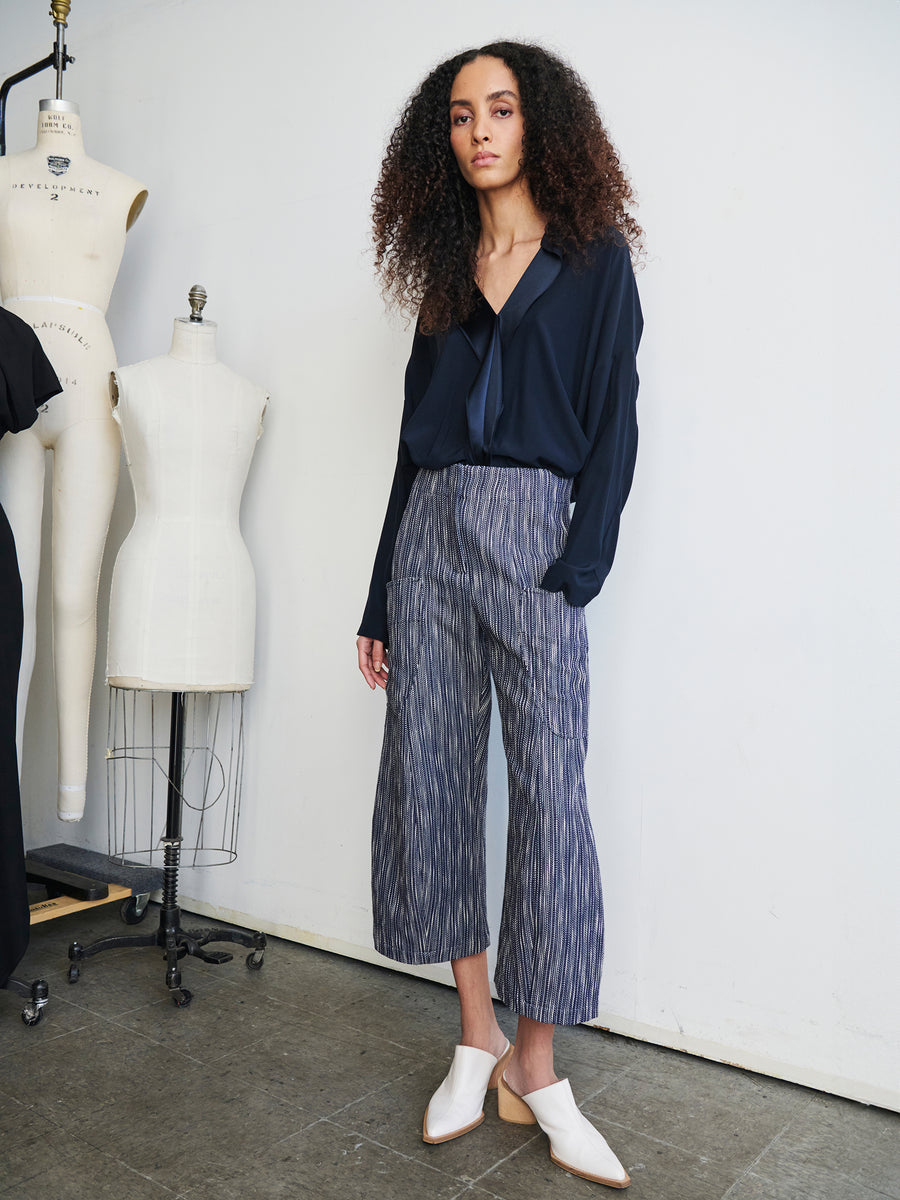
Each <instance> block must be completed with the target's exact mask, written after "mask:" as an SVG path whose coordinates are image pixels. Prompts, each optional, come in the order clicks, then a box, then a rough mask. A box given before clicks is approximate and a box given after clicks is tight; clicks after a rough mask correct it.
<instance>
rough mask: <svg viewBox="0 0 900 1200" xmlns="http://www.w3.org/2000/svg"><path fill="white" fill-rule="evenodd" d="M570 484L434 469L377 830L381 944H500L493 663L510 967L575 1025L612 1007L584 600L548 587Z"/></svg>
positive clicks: (420, 952)
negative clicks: (490, 830)
mask: <svg viewBox="0 0 900 1200" xmlns="http://www.w3.org/2000/svg"><path fill="white" fill-rule="evenodd" d="M570 492H571V480H568V479H561V478H560V477H559V476H557V475H554V474H552V472H550V471H546V470H541V469H538V468H533V467H487V466H469V465H466V464H456V465H454V466H450V467H445V468H443V469H441V470H425V469H420V470H419V472H418V474H417V476H416V480H415V483H414V485H413V489H412V494H411V496H410V499H409V503H408V504H407V507H406V510H405V512H404V515H403V519H402V522H401V525H400V529H399V532H398V535H397V542H396V548H395V551H394V559H393V568H392V581H391V583H390V584H389V585H388V627H389V647H390V649H389V658H390V673H389V676H388V683H387V706H386V719H385V733H384V745H383V749H382V754H381V762H380V767H379V773H378V787H377V793H376V799H375V813H374V820H373V834H372V893H373V911H374V928H375V945H376V947H377V948H378V950H379V951H380V952H381V953H382V954H384V955H386V956H387V957H389V958H393V959H395V960H396V961H399V962H405V963H433V962H446V961H447V960H449V959H454V958H463V957H465V956H467V955H470V954H478V953H480V952H481V951H482V950H485V949H486V948H487V946H488V945H489V944H490V934H489V931H488V925H487V913H486V895H485V891H486V889H485V835H484V822H485V802H486V798H487V773H486V758H487V740H488V726H489V723H490V708H491V686H490V681H491V677H493V680H494V686H495V688H496V692H497V701H498V707H499V711H500V718H501V723H502V728H503V745H504V749H505V751H506V760H507V768H508V776H509V824H508V834H507V855H506V882H505V890H504V897H503V913H502V918H501V923H500V937H499V942H498V948H497V969H496V972H495V975H494V980H495V983H496V986H497V993H498V995H499V997H500V999H501V1000H502V1001H503V1003H504V1004H506V1005H507V1007H508V1008H510V1009H511V1010H512V1011H514V1012H516V1013H520V1014H522V1015H524V1016H527V1017H532V1018H533V1019H534V1020H537V1021H549V1022H552V1023H554V1024H560V1025H574V1024H577V1023H578V1022H580V1021H585V1020H589V1019H591V1018H592V1017H594V1016H596V1014H597V1011H598V1000H597V996H598V991H599V984H600V968H601V960H602V955H603V899H602V893H601V887H600V871H599V867H598V863H597V852H596V847H595V845H594V837H593V832H592V829H591V822H590V817H589V815H588V810H587V799H586V795H585V785H584V756H585V752H586V750H587V716H588V647H587V635H586V631H585V620H584V610H583V609H581V608H574V607H572V606H571V605H570V604H569V603H568V602H567V601H566V599H565V598H564V596H563V595H562V594H561V593H558V592H545V591H543V590H542V589H541V588H540V587H539V582H540V580H541V578H542V577H543V575H544V572H545V571H546V570H547V568H548V566H549V565H550V563H551V562H553V561H554V559H556V558H558V557H559V555H560V554H561V553H562V551H563V549H564V547H565V543H566V535H567V530H568V524H569V496H570Z"/></svg>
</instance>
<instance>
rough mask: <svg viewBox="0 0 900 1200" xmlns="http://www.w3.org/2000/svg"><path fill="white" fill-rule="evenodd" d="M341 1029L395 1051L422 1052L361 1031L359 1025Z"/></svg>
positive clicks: (402, 1043)
mask: <svg viewBox="0 0 900 1200" xmlns="http://www.w3.org/2000/svg"><path fill="white" fill-rule="evenodd" d="M341 1028H342V1029H349V1030H351V1032H353V1033H363V1034H365V1036H366V1037H367V1038H368V1039H369V1041H371V1042H380V1043H381V1045H383V1046H392V1047H393V1048H394V1049H395V1050H404V1051H405V1052H406V1053H407V1054H413V1055H415V1054H419V1053H420V1052H421V1047H419V1049H416V1047H415V1046H410V1045H408V1044H407V1043H405V1042H395V1041H393V1040H392V1039H391V1038H383V1037H381V1036H379V1034H377V1033H372V1031H371V1030H369V1029H361V1028H360V1027H359V1026H358V1025H346V1024H344V1023H343V1022H342V1023H341ZM448 1057H450V1056H448Z"/></svg>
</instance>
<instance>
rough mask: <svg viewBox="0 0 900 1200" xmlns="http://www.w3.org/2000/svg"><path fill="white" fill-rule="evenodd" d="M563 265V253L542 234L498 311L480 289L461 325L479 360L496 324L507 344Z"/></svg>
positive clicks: (482, 357)
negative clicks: (536, 248)
mask: <svg viewBox="0 0 900 1200" xmlns="http://www.w3.org/2000/svg"><path fill="white" fill-rule="evenodd" d="M561 267H562V254H561V251H560V250H559V248H558V247H557V246H556V245H555V244H554V243H553V242H551V241H550V239H549V238H548V237H547V234H546V233H545V234H544V236H543V238H541V244H540V246H539V248H538V251H537V253H536V254H535V256H534V258H532V260H531V262H529V264H528V266H527V267H526V268H525V270H524V271H523V272H522V274H521V275H520V276H519V280H518V282H517V284H516V286H515V287H514V288H513V290H512V291H511V292H510V294H509V296H508V297H507V298H506V302H505V303H504V305H503V307H502V308H501V309H500V310H499V312H495V311H494V309H493V308H491V306H490V304H489V303H488V300H487V298H486V296H485V295H484V293H483V292H482V291H481V289H479V291H478V299H477V300H476V302H475V308H474V310H473V312H472V313H471V314H470V315H469V316H468V317H467V318H466V320H465V321H463V322H462V324H461V325H460V329H461V330H462V332H463V334H464V335H465V338H466V340H467V341H468V343H469V345H470V346H471V347H472V349H473V350H474V351H475V354H476V355H477V356H478V358H479V360H483V359H484V355H485V351H486V350H487V347H488V343H489V342H490V340H491V335H492V334H493V332H494V326H495V325H497V326H499V332H500V337H501V338H502V340H503V342H504V343H506V342H508V341H509V339H510V338H511V337H512V335H513V334H514V333H515V331H516V330H517V329H518V327H519V325H520V323H521V321H522V318H523V317H524V316H525V314H526V312H527V311H528V310H529V308H531V306H532V304H534V302H535V300H537V299H538V297H539V296H542V295H543V294H544V292H546V290H547V288H548V287H549V286H550V285H551V283H553V281H554V280H555V279H556V277H557V275H558V274H559V272H560V269H561Z"/></svg>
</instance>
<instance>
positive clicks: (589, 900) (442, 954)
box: [357, 42, 642, 1187]
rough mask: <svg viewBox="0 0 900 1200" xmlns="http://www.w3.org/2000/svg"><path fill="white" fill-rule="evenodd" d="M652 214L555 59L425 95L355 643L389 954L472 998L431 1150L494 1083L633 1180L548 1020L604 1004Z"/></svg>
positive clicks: (414, 140) (572, 1148)
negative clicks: (376, 760) (597, 810)
mask: <svg viewBox="0 0 900 1200" xmlns="http://www.w3.org/2000/svg"><path fill="white" fill-rule="evenodd" d="M632 199H633V196H632V192H631V189H630V186H629V184H628V182H627V180H626V179H625V177H624V175H623V172H622V170H621V168H620V166H619V162H618V158H617V156H616V153H615V150H614V149H613V147H612V145H611V144H610V142H609V139H608V137H607V135H606V132H605V130H604V128H603V125H602V123H601V121H600V118H599V116H598V114H597V112H596V109H595V107H594V104H593V101H592V100H591V98H590V95H589V93H588V92H587V90H586V88H585V86H584V84H583V83H582V82H581V81H580V79H579V78H578V77H577V76H576V75H575V73H574V72H573V71H572V70H571V68H569V67H568V66H567V65H566V64H564V63H563V62H561V61H560V60H558V59H557V58H555V57H554V56H552V55H550V54H548V53H547V52H546V51H545V50H543V49H541V48H539V47H536V46H528V45H523V44H519V43H513V42H501V43H496V44H493V45H490V46H485V47H482V48H481V49H479V50H471V51H467V52H466V53H464V54H460V55H457V56H456V57H455V58H452V59H450V60H449V61H448V62H445V63H443V64H441V65H440V66H439V67H437V68H436V69H435V70H434V71H433V72H432V73H431V74H430V75H429V76H428V78H427V79H426V80H425V82H424V83H423V84H422V86H421V88H420V89H419V91H418V92H417V93H416V94H415V95H414V96H413V97H412V99H411V100H410V102H409V104H408V105H407V107H406V110H405V111H404V113H403V115H402V117H401V119H400V122H399V124H398V126H397V128H396V129H395V131H394V133H393V135H392V137H391V140H390V143H389V146H388V150H387V153H386V156H385V160H384V163H383V166H382V172H381V178H380V181H379V184H378V187H377V189H376V192H375V203H374V224H375V243H376V264H377V267H378V269H379V271H380V273H381V276H382V280H383V282H384V284H385V289H386V292H387V293H388V294H389V295H391V296H392V297H393V298H394V299H395V300H397V301H399V302H400V304H401V305H403V306H404V307H406V308H407V309H409V310H416V309H418V325H417V329H416V334H415V339H414V342H413V349H412V355H411V357H410V361H409V365H408V367H407V372H406V397H405V405H404V410H403V418H402V423H401V433H400V449H399V455H398V462H397V469H396V473H395V476H394V484H393V488H392V491H391V497H390V501H389V504H388V510H387V516H386V518H385V523H384V529H383V532H382V536H381V541H380V544H379V547H378V553H377V557H376V561H375V568H374V572H373V577H372V584H371V588H370V591H369V598H368V603H367V606H366V611H365V615H364V617H363V622H362V626H361V628H360V631H359V632H360V636H359V638H358V640H357V649H358V655H359V667H360V670H361V671H362V674H363V675H364V677H365V679H366V681H367V683H368V684H369V686H370V687H372V688H375V687H381V688H385V689H386V692H387V711H386V723H385V737H384V748H383V751H382V756H381V764H380V769H379V778H378V788H377V795H376V803H375V815H374V824H373V872H372V875H373V901H374V923H375V944H376V946H377V948H378V949H379V951H380V952H381V953H383V954H385V955H387V956H388V957H390V958H393V959H395V960H397V961H400V962H406V963H431V962H443V961H447V960H448V959H449V960H450V961H451V964H452V968H453V973H454V977H455V980H456V984H457V988H458V992H459V1002H460V1011H461V1026H462V1036H461V1039H460V1045H459V1046H457V1047H456V1051H455V1054H454V1058H453V1063H452V1066H451V1069H450V1072H449V1074H448V1075H447V1077H446V1079H445V1080H444V1082H443V1083H442V1084H441V1086H440V1087H439V1088H438V1090H437V1091H436V1092H435V1094H434V1096H433V1097H432V1099H431V1102H430V1103H429V1105H428V1109H427V1111H426V1114H425V1119H424V1125H423V1136H424V1138H425V1140H426V1141H427V1142H442V1141H446V1140H448V1139H450V1138H453V1137H458V1136H460V1135H461V1134H463V1133H466V1132H468V1131H469V1130H470V1129H473V1128H474V1127H475V1126H476V1125H478V1124H479V1123H480V1122H481V1121H482V1120H483V1119H484V1113H483V1104H484V1097H485V1093H486V1091H487V1089H488V1088H489V1087H499V1100H498V1104H499V1112H500V1116H501V1117H503V1118H505V1119H506V1120H511V1121H517V1122H523V1123H532V1122H534V1121H535V1120H537V1121H538V1123H539V1124H540V1125H541V1127H542V1128H543V1129H544V1130H545V1132H547V1133H548V1135H549V1136H550V1149H551V1157H552V1158H553V1159H554V1161H555V1162H558V1163H559V1165H561V1166H563V1167H565V1168H566V1169H567V1170H569V1171H573V1172H574V1173H576V1174H579V1175H583V1176H584V1177H586V1178H588V1179H595V1180H597V1181H598V1182H601V1183H607V1184H610V1185H611V1186H613V1187H626V1186H627V1185H628V1183H629V1182H630V1181H629V1178H628V1175H627V1174H626V1172H625V1170H624V1168H623V1167H622V1165H621V1163H619V1161H618V1159H617V1158H616V1157H615V1155H614V1154H613V1153H612V1151H611V1150H610V1149H609V1147H608V1146H607V1144H606V1142H605V1141H604V1139H603V1138H602V1136H601V1135H600V1134H599V1132H597V1130H596V1129H595V1128H594V1127H593V1125H591V1124H590V1123H589V1122H588V1121H587V1120H586V1118H584V1117H583V1116H582V1115H581V1113H580V1112H579V1110H578V1108H577V1106H576V1104H575V1101H574V1099H573V1097H572V1093H571V1089H570V1088H569V1084H568V1081H567V1080H558V1079H557V1076H556V1075H555V1073H554V1070H553V1029H554V1025H556V1024H577V1023H579V1022H582V1021H586V1020H589V1019H591V1018H592V1017H595V1016H596V1014H597V1011H598V1008H599V1004H598V999H597V997H598V990H599V982H600V966H601V958H602V949H603V902H602V894H601V887H600V876H599V869H598V865H597V855H596V849H595V846H594V841H593V834H592V831H591V824H590V818H589V815H588V811H587V804H586V797H585V787H584V772H583V766H584V755H585V751H586V748H587V712H588V673H587V640H586V635H585V621H584V605H585V604H586V603H587V602H588V601H589V600H591V599H592V598H593V597H594V596H595V595H596V594H597V592H599V590H600V588H601V586H602V583H603V580H604V578H605V577H606V574H607V573H608V571H609V568H610V566H611V564H612V558H613V554H614V551H615V544H616V538H617V533H618V526H619V515H620V513H621V510H622V506H623V505H624V503H625V500H626V497H627V495H628V491H629V488H630V485H631V478H632V473H633V469H634V457H635V450H636V445H637V425H636V417H635V398H636V395H637V385H638V378H637V372H636V369H635V354H636V351H637V346H638V342H639V339H640V333H641V326H642V319H641V313H640V306H639V304H638V299H637V293H636V289H635V285H634V275H633V272H632V267H631V256H630V252H629V247H630V245H634V244H637V243H638V241H639V238H640V233H641V231H640V228H639V226H638V225H637V224H636V222H635V221H634V220H633V218H632V217H631V216H630V215H629V214H628V211H627V206H628V204H629V202H631V201H632ZM570 499H574V500H575V509H574V515H573V516H572V518H571V524H570V520H569V513H570ZM388 659H389V660H390V671H388ZM491 678H493V680H494V685H495V688H496V692H497V699H498V704H499V708H500V716H501V719H502V725H503V738H504V746H505V749H506V756H507V763H508V773H509V800H510V813H509V834H508V846H507V866H506V887H505V893H504V902H503V915H502V921H501V927H500V937H499V943H498V958H497V969H496V973H495V983H496V986H497V992H498V995H499V996H500V999H501V1000H502V1001H503V1002H504V1003H505V1004H506V1005H507V1006H508V1007H509V1008H510V1009H512V1010H513V1011H514V1012H516V1013H518V1014H519V1020H518V1029H517V1034H516V1043H515V1048H512V1047H511V1046H510V1045H509V1043H508V1042H507V1040H506V1038H505V1037H504V1035H503V1033H502V1031H501V1030H500V1027H499V1025H498V1024H497V1021H496V1018H495V1015H494V1010H493V1005H492V1003H491V994H490V985H489V981H488V973H487V959H486V953H485V951H486V948H487V946H488V944H489V940H490V939H489V932H488V928H487V921H486V915H485V884H484V808H485V799H486V775H485V756H486V748H487V733H488V724H489V713H490V700H491V689H490V681H491Z"/></svg>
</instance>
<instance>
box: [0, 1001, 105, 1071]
mask: <svg viewBox="0 0 900 1200" xmlns="http://www.w3.org/2000/svg"><path fill="white" fill-rule="evenodd" d="M91 1016H94V1014H93V1013H92V1014H91ZM98 1020H99V1018H98ZM91 1024H92V1022H91V1023H88V1024H85V1025H78V1026H77V1027H76V1028H75V1029H64V1030H63V1031H62V1032H61V1033H55V1034H52V1035H50V1036H48V1035H47V1034H46V1033H45V1034H43V1035H42V1036H41V1040H40V1041H39V1042H37V1041H35V1043H34V1045H31V1046H19V1047H18V1048H17V1049H15V1050H6V1051H3V1050H0V1060H2V1059H4V1058H13V1057H15V1055H17V1054H31V1053H33V1052H34V1051H35V1050H40V1049H42V1047H44V1046H49V1045H51V1044H52V1043H53V1042H58V1041H59V1039H60V1038H64V1037H70V1036H71V1035H72V1034H73V1033H81V1031H82V1030H83V1029H89V1028H90V1025H91ZM22 1028H23V1029H25V1026H24V1025H23V1026H22Z"/></svg>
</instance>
